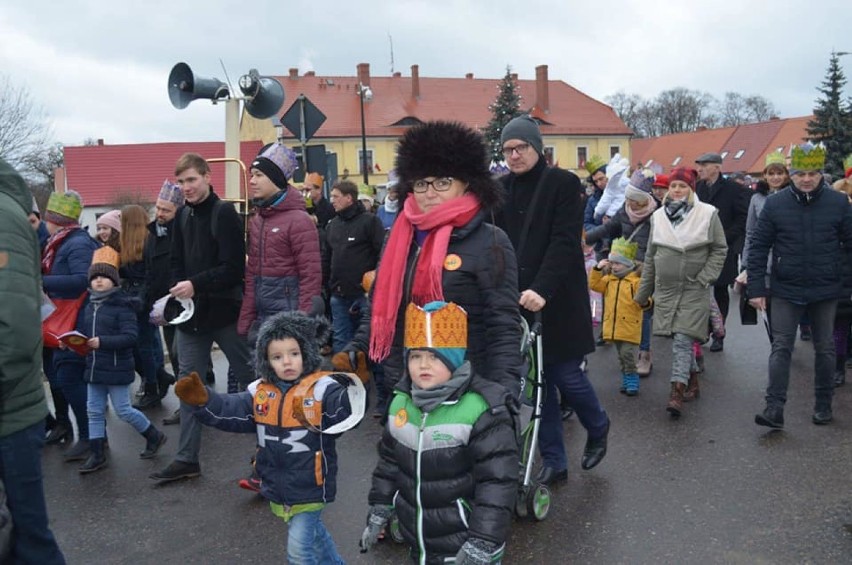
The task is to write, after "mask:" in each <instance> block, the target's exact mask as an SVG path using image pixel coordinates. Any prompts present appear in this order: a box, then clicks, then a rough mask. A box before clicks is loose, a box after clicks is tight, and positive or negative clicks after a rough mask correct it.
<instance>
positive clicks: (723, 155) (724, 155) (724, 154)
mask: <svg viewBox="0 0 852 565" xmlns="http://www.w3.org/2000/svg"><path fill="white" fill-rule="evenodd" d="M727 156H728V152H727V151H722V154H721V155H720V157H721V158H722V159H724V158H725V157H727Z"/></svg>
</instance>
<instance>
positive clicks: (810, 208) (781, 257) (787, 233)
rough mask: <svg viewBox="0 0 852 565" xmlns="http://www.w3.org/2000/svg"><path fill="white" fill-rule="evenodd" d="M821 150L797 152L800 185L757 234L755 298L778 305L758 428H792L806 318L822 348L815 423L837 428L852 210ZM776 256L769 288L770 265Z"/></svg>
mask: <svg viewBox="0 0 852 565" xmlns="http://www.w3.org/2000/svg"><path fill="white" fill-rule="evenodd" d="M824 163H825V152H824V150H823V149H822V148H821V147H816V148H815V147H814V146H813V145H810V144H805V145H804V146H802V147H796V148H795V149H793V155H792V162H791V166H790V178H791V180H792V185H791V186H788V187H786V188H784V189H782V190H780V191H778V192H776V193H775V194H772V195H770V196H769V197H768V198H767V199H766V203H765V204H764V206H763V210H762V211H761V213H760V218H759V219H758V223H757V230H756V231H755V233H754V235H753V237H752V238H750V241H749V253H748V296H749V302H750V303H751V305H752V306H754V307H755V308H757V309H759V310H765V309H766V307H767V305H768V304H767V300H768V299H767V297H770V290H769V289H771V297H770V298H769V299H770V300H771V308H770V310H771V312H772V316H771V318H770V320H771V325H772V337H773V339H772V351H771V352H770V354H769V385H768V386H767V388H766V408H765V409H764V411H763V413H761V414H758V415H756V416H755V423H757V424H758V425H761V426H768V427H770V428H782V427H784V404H785V403H786V401H787V386H788V384H789V381H790V357H791V354H792V351H793V345H794V342H795V340H796V327H797V325H798V323H799V319H800V318H801V316H802V314H803V313H804V312H807V313H808V316H809V318H810V320H811V327H812V332H813V343H814V396H815V403H814V412H813V418H812V420H813V423H814V424H817V425H824V424H828V423H829V422H831V420H832V412H831V400H832V396H833V394H834V365H835V348H834V340H833V329H834V314H835V310H836V308H837V300H838V298H845V297H846V293H845V292H844V289H843V276H842V273H843V266H844V263H845V261H846V258H845V249H849V248H850V246H852V208H850V206H849V202H848V200H847V198H846V194H844V193H842V192H837V191H834V190H832V189H831V187H829V186H828V185H827V184H826V182H825V180H824V179H823V177H822V174H821V173H820V171H822V168H823V166H824ZM770 251H771V253H772V271H771V273H770V281H769V287H768V288H767V285H766V263H767V258H768V257H769V253H770Z"/></svg>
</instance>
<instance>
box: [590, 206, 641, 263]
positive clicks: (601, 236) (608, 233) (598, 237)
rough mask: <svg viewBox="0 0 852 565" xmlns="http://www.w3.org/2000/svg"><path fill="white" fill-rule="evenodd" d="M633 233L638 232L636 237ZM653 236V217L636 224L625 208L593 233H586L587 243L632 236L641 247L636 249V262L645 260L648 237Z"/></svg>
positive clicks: (633, 240) (634, 241) (592, 231)
mask: <svg viewBox="0 0 852 565" xmlns="http://www.w3.org/2000/svg"><path fill="white" fill-rule="evenodd" d="M633 232H636V234H635V235H634V233H633ZM650 234H651V216H650V215H649V216H648V217H647V218H645V219H644V220H642V221H641V222H639V223H638V224H634V223H633V222H631V221H630V216H628V215H627V212H626V211H625V210H624V208H621V210H619V211H618V212H616V214H615V216H613V217H612V218H610V220H609V221H608V222H607V223H605V224H602V225H600V226H598V227H596V228H594V229H593V230H591V231H587V232H586V243H601V242H603V241H605V240H613V239H616V238H618V237H623V238H625V239H628V238H630V237H631V236H632V238H633V239H632V240H631V241H632V242H633V243H636V244H637V245H638V246H639V247H638V249H636V261H637V262H641V261H644V260H645V249H647V248H648V236H649V235H650Z"/></svg>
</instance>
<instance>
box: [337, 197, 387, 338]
mask: <svg viewBox="0 0 852 565" xmlns="http://www.w3.org/2000/svg"><path fill="white" fill-rule="evenodd" d="M331 204H332V206H334V210H335V212H336V213H337V215H336V216H335V217H334V219H332V220H331V221H330V222H329V223H328V227H327V228H326V234H325V237H326V243H327V244H326V246H325V248H324V249H323V257H322V260H323V263H324V268H323V271H324V272H328V273H329V277H328V280H329V284H328V286H329V291H330V294H331V316H332V328H333V332H334V333H333V337H332V349H333V351H334V353H337V352H338V351H341V350H343V348H344V347H346V344H348V343H349V342H350V341H351V340H352V337H353V336H354V335H355V329H356V328H357V327H358V324H359V322H360V320H361V312H362V310H363V309H364V302H365V300H366V298H365V295H364V289H363V287H362V286H361V279H362V278H363V276H364V273H366V272H367V271H372V270H373V269H375V268H376V264H377V263H378V261H379V254H380V253H381V251H382V242H383V241H384V237H385V230H384V228H383V227H382V221H381V220H380V219H379V218H377V217H376V216H375V215H374V214H368V213H366V209H365V208H364V205H363V204H361V202H360V201H358V187H357V186H355V183H353V182H350V181H340V182H338V183H337V184H335V185H334V188H332V189H331Z"/></svg>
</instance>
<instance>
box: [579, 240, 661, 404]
mask: <svg viewBox="0 0 852 565" xmlns="http://www.w3.org/2000/svg"><path fill="white" fill-rule="evenodd" d="M638 248H639V245H638V244H637V243H635V242H631V241H630V240H627V239H624V238H623V237H619V238H618V239H616V240H614V241H613V242H612V245H611V247H610V253H609V259H602V260H601V261H600V262H599V263H598V264H597V266H596V267H595V268H594V269H592V271H591V272H590V273H589V288H590V289H591V290H595V291H597V292H600V293H601V294H603V296H604V315H603V330H602V331H601V336H602V337H603V338H604V339H605V340H606V341H611V342H613V343H615V348H616V351H617V352H618V362H619V364H620V365H621V389H620V390H621V392H622V393H623V394H626V395H627V396H636V395H637V394H639V374H638V373H637V371H636V350H637V348H638V345H639V342H640V341H641V339H642V315H643V308H642V307H641V306H639V305H638V304H636V302H634V301H633V297H634V296H635V295H636V290H637V289H638V288H639V282H640V281H641V278H640V276H639V274H638V273H637V272H636V264H635V263H634V262H633V261H634V259H635V258H636V251H637V249H638ZM650 307H651V304H650V301H649V303H648V304H646V305H645V308H644V309H647V308H650Z"/></svg>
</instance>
